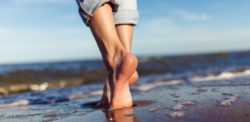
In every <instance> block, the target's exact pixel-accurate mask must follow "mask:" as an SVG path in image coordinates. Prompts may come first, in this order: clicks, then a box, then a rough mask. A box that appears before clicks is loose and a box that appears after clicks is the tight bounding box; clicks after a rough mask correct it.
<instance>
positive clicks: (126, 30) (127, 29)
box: [116, 24, 139, 86]
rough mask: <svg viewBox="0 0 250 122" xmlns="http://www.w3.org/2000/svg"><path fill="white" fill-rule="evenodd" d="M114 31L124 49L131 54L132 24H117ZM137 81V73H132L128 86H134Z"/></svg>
mask: <svg viewBox="0 0 250 122" xmlns="http://www.w3.org/2000/svg"><path fill="white" fill-rule="evenodd" d="M116 31H117V34H118V36H119V39H120V41H121V43H122V45H123V46H124V47H125V49H126V50H127V51H128V52H129V53H131V46H132V40H133V33H134V25H132V24H119V25H116ZM138 79H139V75H138V72H137V71H136V72H134V73H133V75H132V76H131V78H130V80H129V85H130V86H132V85H133V84H135V83H136V82H137V81H138Z"/></svg>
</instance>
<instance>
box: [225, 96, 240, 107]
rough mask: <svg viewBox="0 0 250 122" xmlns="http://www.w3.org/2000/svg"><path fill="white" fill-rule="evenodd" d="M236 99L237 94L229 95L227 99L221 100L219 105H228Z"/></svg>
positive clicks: (237, 97)
mask: <svg viewBox="0 0 250 122" xmlns="http://www.w3.org/2000/svg"><path fill="white" fill-rule="evenodd" d="M237 99H239V96H237V95H234V96H231V97H229V98H228V99H226V100H223V101H222V102H221V103H220V105H221V106H230V105H232V104H233V103H234V102H235V101H236V100H237Z"/></svg>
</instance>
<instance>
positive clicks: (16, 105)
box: [0, 100, 30, 108]
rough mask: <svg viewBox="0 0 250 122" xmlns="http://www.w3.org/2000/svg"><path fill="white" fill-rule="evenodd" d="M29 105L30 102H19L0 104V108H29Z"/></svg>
mask: <svg viewBox="0 0 250 122" xmlns="http://www.w3.org/2000/svg"><path fill="white" fill-rule="evenodd" d="M29 104H30V102H29V101H28V100H19V101H16V102H12V103H4V104H0V108H10V107H21V106H27V105H29Z"/></svg>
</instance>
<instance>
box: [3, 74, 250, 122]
mask: <svg viewBox="0 0 250 122" xmlns="http://www.w3.org/2000/svg"><path fill="white" fill-rule="evenodd" d="M161 82H168V81H161ZM151 84H154V83H151ZM155 84H156V85H155V87H147V85H144V86H146V87H147V89H144V90H143V91H140V89H139V88H143V85H142V84H139V85H138V86H135V87H133V88H132V91H133V98H134V101H135V102H134V103H135V105H134V107H133V108H125V109H120V110H115V111H105V110H103V109H100V108H96V107H95V106H94V103H95V102H96V101H97V100H98V99H99V95H100V92H94V93H92V94H89V95H86V96H82V97H79V96H78V98H77V97H75V99H68V100H66V99H62V100H61V101H54V103H53V102H48V103H46V102H45V103H42V102H41V104H29V105H27V104H26V105H25V104H24V105H18V106H15V107H14V106H12V107H5V108H4V107H2V108H1V109H0V120H1V121H4V122H15V121H18V122H27V121H43V122H52V121H53V122H54V121H55V122H69V121H72V122H82V121H84V122H113V121H114V122H152V121H153V122H162V121H168V122H201V121H202V122H213V121H216V122H235V121H237V122H247V121H250V76H240V77H236V78H235V77H234V78H231V79H226V80H213V81H209V82H189V83H187V82H186V83H182V84H177V85H176V84H175V85H173V84H168V85H159V82H155ZM166 84H167V83H166ZM75 90H80V89H79V88H75ZM62 91H63V90H61V91H59V92H61V93H63V92H62ZM46 92H47V93H46ZM54 92H55V91H53V92H48V91H45V94H49V93H54ZM51 99H52V98H51ZM57 100H58V99H57ZM37 101H38V100H37ZM1 105H4V104H0V106H1Z"/></svg>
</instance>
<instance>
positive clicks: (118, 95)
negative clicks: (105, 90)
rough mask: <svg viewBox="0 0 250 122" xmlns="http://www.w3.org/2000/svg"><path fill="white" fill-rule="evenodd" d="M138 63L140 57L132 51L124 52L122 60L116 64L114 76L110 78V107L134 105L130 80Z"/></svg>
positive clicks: (117, 107)
mask: <svg viewBox="0 0 250 122" xmlns="http://www.w3.org/2000/svg"><path fill="white" fill-rule="evenodd" d="M137 65H138V59H137V58H136V57H135V56H134V55H132V54H130V53H126V54H124V55H123V56H122V57H121V58H120V62H118V63H117V65H115V66H116V67H115V68H114V70H113V72H112V78H110V89H111V103H110V109H120V108H125V107H131V106H132V104H133V102H132V96H131V93H130V87H129V82H128V81H129V79H130V78H131V76H132V75H133V73H134V72H135V71H136V68H137Z"/></svg>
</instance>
